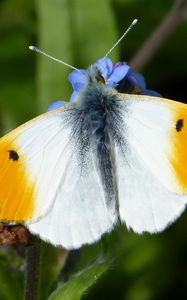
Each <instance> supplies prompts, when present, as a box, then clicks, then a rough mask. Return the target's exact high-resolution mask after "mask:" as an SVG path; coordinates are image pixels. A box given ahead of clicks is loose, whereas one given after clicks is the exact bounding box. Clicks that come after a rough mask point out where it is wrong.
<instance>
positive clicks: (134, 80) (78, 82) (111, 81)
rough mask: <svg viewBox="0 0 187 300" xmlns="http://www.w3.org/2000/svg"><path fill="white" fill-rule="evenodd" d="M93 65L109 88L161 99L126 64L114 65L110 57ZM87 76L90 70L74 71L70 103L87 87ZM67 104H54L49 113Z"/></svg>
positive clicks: (71, 80)
mask: <svg viewBox="0 0 187 300" xmlns="http://www.w3.org/2000/svg"><path fill="white" fill-rule="evenodd" d="M93 65H94V66H96V67H97V68H98V70H99V71H100V73H101V75H102V77H103V78H104V80H105V84H106V85H107V86H110V87H114V88H115V89H116V90H119V91H120V92H122V93H133V92H132V91H133V89H134V88H136V90H138V91H139V93H141V94H144V95H149V96H156V97H161V95H160V94H158V93H156V92H154V91H152V90H148V89H147V88H146V84H145V79H144V77H143V76H142V75H141V74H140V73H138V72H135V71H134V70H133V69H131V68H130V67H129V66H128V64H127V63H126V62H118V63H116V64H113V63H112V61H111V60H110V59H109V58H108V57H104V58H101V59H99V60H97V61H96V62H95V63H94V64H93ZM87 74H88V70H84V69H80V72H78V71H76V70H74V71H73V72H71V73H70V75H69V76H68V79H69V81H70V83H71V84H72V87H73V93H72V95H71V97H70V101H74V100H75V99H76V98H77V96H78V94H79V93H80V92H81V91H82V90H83V89H84V87H85V86H86V84H87V78H88V77H87ZM65 103H66V102H65V101H57V102H54V103H52V104H51V105H50V106H49V108H48V111H49V110H52V109H55V108H58V107H60V106H63V105H64V104H65Z"/></svg>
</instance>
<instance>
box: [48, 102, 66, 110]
mask: <svg viewBox="0 0 187 300" xmlns="http://www.w3.org/2000/svg"><path fill="white" fill-rule="evenodd" d="M65 104H67V102H66V101H61V100H59V101H56V102H53V103H51V104H50V105H49V107H48V109H47V111H51V110H53V109H56V108H59V107H61V106H64V105H65Z"/></svg>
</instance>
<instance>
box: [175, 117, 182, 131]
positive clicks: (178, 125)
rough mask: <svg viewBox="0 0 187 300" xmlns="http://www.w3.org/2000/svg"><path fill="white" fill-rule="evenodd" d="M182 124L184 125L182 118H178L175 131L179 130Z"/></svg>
mask: <svg viewBox="0 0 187 300" xmlns="http://www.w3.org/2000/svg"><path fill="white" fill-rule="evenodd" d="M183 126H184V120H183V119H179V120H178V121H177V123H176V125H175V128H176V131H181V130H182V127H183Z"/></svg>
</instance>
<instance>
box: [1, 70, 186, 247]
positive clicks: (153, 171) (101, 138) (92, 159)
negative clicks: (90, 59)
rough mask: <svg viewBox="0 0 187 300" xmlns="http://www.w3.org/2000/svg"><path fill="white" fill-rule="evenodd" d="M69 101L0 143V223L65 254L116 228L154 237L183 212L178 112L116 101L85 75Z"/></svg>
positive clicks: (153, 100) (179, 108)
mask: <svg viewBox="0 0 187 300" xmlns="http://www.w3.org/2000/svg"><path fill="white" fill-rule="evenodd" d="M85 82H86V83H85V85H84V88H82V90H81V91H80V93H79V94H78V96H77V97H76V101H75V102H73V103H70V104H67V105H65V106H64V107H60V108H58V109H55V110H53V111H51V112H48V113H46V114H44V115H42V116H39V117H37V118H35V119H33V120H31V121H29V122H28V123H26V124H24V125H22V126H20V127H18V128H17V129H15V130H13V131H12V132H11V133H9V134H8V135H6V136H5V137H3V138H2V139H0V220H3V221H6V222H12V223H15V222H21V221H22V222H24V223H25V224H26V226H27V227H28V228H29V229H30V230H31V232H33V233H35V234H38V235H39V236H40V237H41V238H42V239H44V240H47V241H49V242H51V243H52V244H54V245H62V246H64V247H65V248H67V249H73V248H78V247H80V246H81V245H83V244H90V243H93V242H95V241H97V240H98V239H99V238H100V237H101V236H102V235H103V234H104V233H106V232H110V231H111V230H112V229H113V227H114V226H115V224H116V223H117V222H118V220H120V221H121V222H122V223H125V224H126V225H127V227H128V228H132V229H133V230H134V231H135V232H138V233H143V232H145V231H146V232H151V233H153V232H158V231H161V230H163V229H164V228H166V227H167V226H168V225H169V224H170V223H171V222H173V221H174V220H175V219H176V218H177V217H178V216H179V215H180V214H181V213H182V211H183V210H184V209H185V206H186V203H187V196H186V191H187V163H186V162H187V150H186V149H187V127H186V124H187V106H186V105H185V104H182V103H178V102H175V101H172V100H167V99H162V98H157V97H148V96H145V95H141V96H139V95H129V94H120V93H118V92H117V90H116V85H115V84H114V85H113V86H112V87H111V86H108V82H107V80H106V78H105V77H104V76H103V74H102V72H101V71H100V69H99V68H98V67H94V66H92V67H90V69H89V71H88V73H87V75H86V81H85Z"/></svg>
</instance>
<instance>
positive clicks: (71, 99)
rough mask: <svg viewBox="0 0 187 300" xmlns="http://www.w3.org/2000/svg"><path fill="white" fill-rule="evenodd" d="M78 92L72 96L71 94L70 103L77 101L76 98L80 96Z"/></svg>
mask: <svg viewBox="0 0 187 300" xmlns="http://www.w3.org/2000/svg"><path fill="white" fill-rule="evenodd" d="M78 94H79V93H78V92H75V91H74V92H73V93H72V94H71V97H70V99H69V101H70V102H73V101H75V100H76V98H77V96H78Z"/></svg>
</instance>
